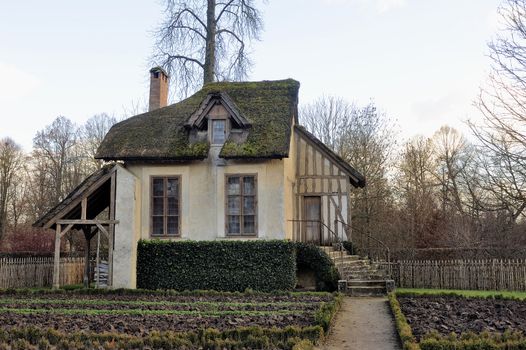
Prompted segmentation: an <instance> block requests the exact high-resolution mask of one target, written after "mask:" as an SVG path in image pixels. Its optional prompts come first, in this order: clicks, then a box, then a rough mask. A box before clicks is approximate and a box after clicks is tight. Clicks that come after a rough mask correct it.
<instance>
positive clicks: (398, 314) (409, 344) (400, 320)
mask: <svg viewBox="0 0 526 350" xmlns="http://www.w3.org/2000/svg"><path fill="white" fill-rule="evenodd" d="M388 297H389V304H390V305H391V311H392V313H393V316H394V318H395V322H396V329H397V330H398V335H399V336H400V340H401V341H402V346H403V348H404V350H420V346H419V345H418V343H417V341H416V338H415V336H414V335H413V331H412V330H411V326H410V325H409V323H407V319H406V318H405V316H404V314H403V313H402V309H401V308H400V303H399V302H398V299H396V294H395V293H389V296H388Z"/></svg>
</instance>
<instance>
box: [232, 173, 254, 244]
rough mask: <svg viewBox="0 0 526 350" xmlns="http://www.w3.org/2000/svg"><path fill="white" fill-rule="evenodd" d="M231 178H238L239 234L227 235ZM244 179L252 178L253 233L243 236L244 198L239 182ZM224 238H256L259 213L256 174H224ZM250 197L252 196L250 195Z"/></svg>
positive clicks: (241, 184)
mask: <svg viewBox="0 0 526 350" xmlns="http://www.w3.org/2000/svg"><path fill="white" fill-rule="evenodd" d="M231 177H238V178H240V183H239V186H240V194H239V196H240V201H241V202H240V214H239V215H238V216H239V217H240V220H239V233H229V227H228V217H229V216H230V215H229V213H228V197H229V195H228V179H229V178H231ZM244 177H253V178H254V195H253V197H254V233H250V234H245V233H244V232H243V231H244V227H243V226H244V225H243V224H244V216H245V215H244V214H243V210H244V209H243V198H244V197H245V196H244V195H243V187H244V186H243V181H242V180H241V178H244ZM224 188H225V237H227V238H243V237H244V238H250V237H258V234H259V232H258V222H259V220H258V217H259V213H258V207H259V206H258V174H257V173H256V174H252V173H249V174H240V173H235V174H225V186H224ZM250 196H252V195H250Z"/></svg>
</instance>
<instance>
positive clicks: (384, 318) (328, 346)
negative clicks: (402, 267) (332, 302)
mask: <svg viewBox="0 0 526 350" xmlns="http://www.w3.org/2000/svg"><path fill="white" fill-rule="evenodd" d="M320 349H323V350H400V349H401V347H400V344H399V340H398V335H397V333H396V328H395V323H394V319H393V316H392V314H391V310H390V309H389V303H388V301H387V298H385V297H380V298H350V297H347V298H345V299H344V301H343V304H342V309H341V310H340V312H339V313H338V315H337V316H336V320H335V322H334V325H333V328H332V331H331V333H330V334H329V337H328V339H327V341H326V342H325V344H323V345H322V346H321V347H320Z"/></svg>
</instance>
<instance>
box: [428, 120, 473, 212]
mask: <svg viewBox="0 0 526 350" xmlns="http://www.w3.org/2000/svg"><path fill="white" fill-rule="evenodd" d="M432 141H433V148H434V153H435V156H436V158H435V159H436V162H437V164H436V166H437V169H436V172H435V176H436V179H437V180H438V182H439V184H440V186H441V197H442V211H444V212H446V211H450V210H449V209H450V208H453V209H454V211H456V212H458V213H460V214H461V215H463V214H464V212H465V210H464V209H465V207H464V203H463V202H464V198H463V188H462V184H461V182H462V179H463V178H462V176H461V175H462V174H463V173H464V171H465V170H466V168H467V166H468V165H469V163H470V161H471V160H472V157H473V155H472V153H471V148H470V145H469V144H468V142H467V140H466V138H465V137H464V136H463V135H462V134H461V133H460V132H458V131H457V130H456V129H453V128H451V127H449V126H443V127H441V128H440V129H439V130H438V131H437V132H436V133H435V134H434V135H433V138H432Z"/></svg>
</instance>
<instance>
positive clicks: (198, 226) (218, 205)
mask: <svg viewBox="0 0 526 350" xmlns="http://www.w3.org/2000/svg"><path fill="white" fill-rule="evenodd" d="M219 150H220V148H219V147H218V148H212V149H211V151H210V152H211V155H212V154H214V153H217V152H218V151H219ZM127 169H128V170H129V171H130V172H131V173H133V174H134V175H135V176H136V177H137V179H138V182H139V183H140V192H141V198H142V200H141V203H140V215H139V218H140V223H139V231H140V238H142V239H149V238H151V237H150V180H151V177H152V176H180V186H181V192H180V193H181V198H180V210H181V211H180V220H181V225H180V228H181V237H179V238H170V239H191V240H216V239H239V238H238V237H236V238H229V237H226V234H225V226H226V225H225V175H227V174H241V175H242V174H255V175H257V201H258V203H257V231H258V235H257V237H256V238H258V239H285V229H286V220H285V216H284V215H285V214H284V191H283V183H284V179H283V172H284V170H283V161H282V160H266V161H261V162H246V161H245V162H236V161H225V160H222V159H218V158H217V157H214V156H211V157H209V158H208V159H206V160H203V161H195V162H192V163H188V164H181V165H129V166H128V167H127ZM247 239H251V238H250V237H247Z"/></svg>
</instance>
